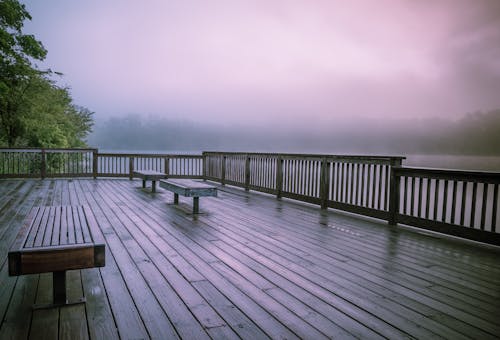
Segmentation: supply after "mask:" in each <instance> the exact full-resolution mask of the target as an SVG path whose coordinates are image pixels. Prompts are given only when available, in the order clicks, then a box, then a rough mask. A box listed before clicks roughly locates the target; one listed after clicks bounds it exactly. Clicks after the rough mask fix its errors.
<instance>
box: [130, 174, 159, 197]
mask: <svg viewBox="0 0 500 340" xmlns="http://www.w3.org/2000/svg"><path fill="white" fill-rule="evenodd" d="M132 174H133V177H138V178H141V179H142V187H143V188H145V187H146V181H151V192H156V181H158V180H160V179H163V178H166V177H167V175H165V174H164V173H163V172H159V171H154V170H135V171H133V172H132Z"/></svg>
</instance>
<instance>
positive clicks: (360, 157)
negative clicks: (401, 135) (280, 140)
mask: <svg viewBox="0 0 500 340" xmlns="http://www.w3.org/2000/svg"><path fill="white" fill-rule="evenodd" d="M202 154H203V155H241V156H245V155H247V156H273V157H276V156H277V157H279V156H281V157H301V158H317V159H323V158H327V159H328V160H332V159H337V160H343V159H346V160H347V159H349V160H350V159H352V160H401V161H402V160H404V159H406V157H405V156H385V155H334V154H303V153H275V152H241V151H238V152H236V151H230V152H224V151H203V152H202Z"/></svg>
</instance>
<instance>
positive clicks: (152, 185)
mask: <svg viewBox="0 0 500 340" xmlns="http://www.w3.org/2000/svg"><path fill="white" fill-rule="evenodd" d="M151 192H156V181H155V180H153V181H151Z"/></svg>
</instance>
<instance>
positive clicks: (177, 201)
mask: <svg viewBox="0 0 500 340" xmlns="http://www.w3.org/2000/svg"><path fill="white" fill-rule="evenodd" d="M174 204H179V194H176V193H175V192H174Z"/></svg>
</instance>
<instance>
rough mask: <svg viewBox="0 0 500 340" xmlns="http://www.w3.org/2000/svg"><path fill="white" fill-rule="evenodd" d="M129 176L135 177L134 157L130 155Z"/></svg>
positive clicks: (130, 177)
mask: <svg viewBox="0 0 500 340" xmlns="http://www.w3.org/2000/svg"><path fill="white" fill-rule="evenodd" d="M128 176H129V179H130V180H133V179H134V157H133V156H130V158H129V159H128Z"/></svg>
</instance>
